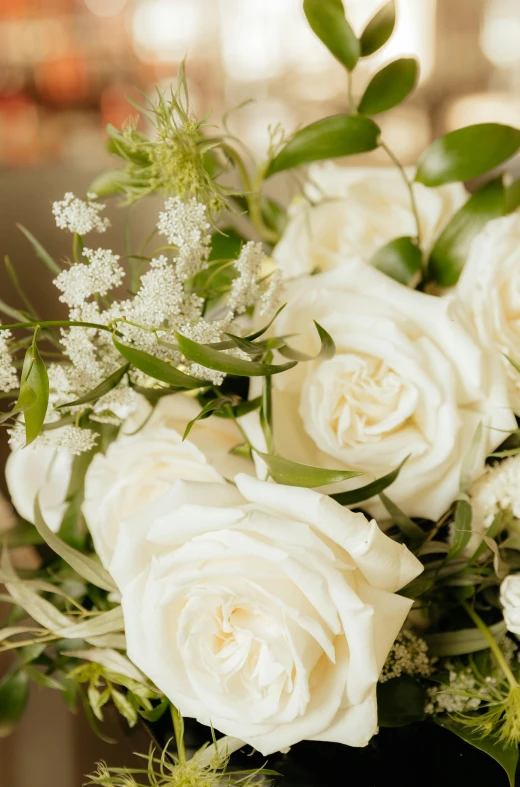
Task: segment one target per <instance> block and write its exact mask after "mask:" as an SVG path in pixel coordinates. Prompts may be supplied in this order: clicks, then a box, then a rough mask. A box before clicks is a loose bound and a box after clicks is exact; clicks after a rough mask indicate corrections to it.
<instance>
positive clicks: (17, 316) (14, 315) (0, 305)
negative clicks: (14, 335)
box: [0, 299, 29, 322]
mask: <svg viewBox="0 0 520 787" xmlns="http://www.w3.org/2000/svg"><path fill="white" fill-rule="evenodd" d="M0 312H3V313H4V314H6V315H7V316H8V317H10V318H11V319H12V320H16V321H17V322H27V320H28V319H29V315H28V314H27V315H26V314H23V313H22V312H20V311H18V309H13V308H12V307H11V306H9V304H7V303H6V302H5V301H3V300H1V299H0Z"/></svg>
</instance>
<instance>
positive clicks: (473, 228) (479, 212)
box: [428, 177, 505, 287]
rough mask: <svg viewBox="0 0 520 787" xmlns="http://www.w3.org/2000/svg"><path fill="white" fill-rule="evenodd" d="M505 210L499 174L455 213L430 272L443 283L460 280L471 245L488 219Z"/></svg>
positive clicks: (439, 242) (434, 253) (434, 254)
mask: <svg viewBox="0 0 520 787" xmlns="http://www.w3.org/2000/svg"><path fill="white" fill-rule="evenodd" d="M504 212H505V190H504V184H503V182H502V178H501V177H499V178H495V179H494V180H491V181H490V182H489V183H486V185H485V186H483V187H482V188H481V189H479V190H478V191H476V192H475V193H474V194H473V195H472V196H471V197H470V198H469V199H468V201H467V202H466V204H465V205H463V206H462V208H461V209H460V210H459V211H457V213H456V214H455V215H454V216H453V217H452V219H451V220H450V222H449V223H448V225H447V226H446V227H445V229H444V230H443V232H442V233H441V235H440V236H439V238H438V239H437V241H436V243H435V245H434V247H433V249H432V251H431V254H430V259H429V261H428V273H429V275H430V278H432V279H433V280H434V281H435V282H437V284H440V286H441V287H452V286H453V285H454V284H456V283H457V281H458V279H459V276H460V274H461V271H462V268H463V267H464V264H465V262H466V259H467V257H468V251H469V247H470V245H471V242H472V241H473V239H474V238H475V236H476V235H478V233H479V232H480V231H481V230H482V229H483V228H484V226H485V225H486V224H487V222H488V221H491V219H496V218H498V217H499V216H502V215H503V214H504Z"/></svg>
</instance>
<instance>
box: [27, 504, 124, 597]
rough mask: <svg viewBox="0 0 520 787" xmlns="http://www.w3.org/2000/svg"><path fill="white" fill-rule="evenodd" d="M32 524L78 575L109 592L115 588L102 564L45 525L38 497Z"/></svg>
mask: <svg viewBox="0 0 520 787" xmlns="http://www.w3.org/2000/svg"><path fill="white" fill-rule="evenodd" d="M34 525H35V527H36V529H37V531H38V533H39V534H40V535H41V537H42V538H43V539H44V540H45V542H46V543H47V544H48V545H49V546H50V548H51V549H52V550H53V552H56V554H57V555H59V556H60V557H61V558H63V560H65V562H66V563H68V565H69V566H71V568H73V569H74V571H76V572H77V573H78V574H79V575H80V577H83V579H86V580H87V582H90V583H91V584H92V585H95V586H96V587H98V588H102V589H103V590H108V591H109V592H110V591H114V590H117V586H116V584H115V582H114V580H113V579H112V577H111V576H110V574H109V573H108V571H106V570H105V569H104V568H103V566H101V565H100V564H99V563H96V561H94V560H92V559H91V558H89V557H87V556H86V555H83V554H82V553H81V552H78V551H77V550H76V549H73V547H71V546H69V545H68V544H66V543H65V542H64V541H62V540H61V538H58V536H57V535H55V533H53V532H52V531H51V530H50V529H49V528H48V527H47V525H46V523H45V520H44V518H43V516H42V512H41V508H40V503H39V500H38V498H36V501H35V503H34Z"/></svg>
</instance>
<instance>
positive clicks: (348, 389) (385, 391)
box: [302, 354, 418, 449]
mask: <svg viewBox="0 0 520 787" xmlns="http://www.w3.org/2000/svg"><path fill="white" fill-rule="evenodd" d="M417 400H418V392H417V389H416V388H415V386H414V385H412V384H410V383H409V382H408V381H407V380H405V379H403V377H401V375H399V374H398V373H397V372H396V371H395V370H393V369H392V368H390V367H389V366H388V365H387V364H386V363H385V362H384V361H382V360H380V359H379V358H375V357H372V356H369V355H362V354H359V355H353V354H344V355H336V356H335V358H333V359H332V360H330V361H325V362H323V363H321V364H319V365H317V366H316V368H315V370H314V371H313V372H312V373H311V374H310V375H309V377H308V378H307V380H306V382H305V384H304V390H303V396H302V410H304V412H306V413H307V414H308V413H309V412H310V413H312V420H313V421H314V424H313V427H314V428H310V427H311V425H310V424H308V423H307V422H306V418H305V417H304V415H303V412H302V417H303V420H304V423H305V426H306V430H307V432H308V433H309V434H310V435H311V437H313V438H315V437H316V434H322V435H323V438H324V440H325V441H326V443H327V444H328V445H329V446H330V445H331V444H332V445H334V446H335V447H336V448H337V449H341V448H351V447H353V446H355V445H357V444H359V443H362V444H366V443H375V442H378V441H379V440H381V439H382V438H383V437H385V436H386V435H388V434H390V433H392V432H394V431H396V430H397V429H400V428H402V427H403V426H404V424H405V423H406V422H407V421H408V420H409V419H411V418H412V417H413V414H414V412H415V409H416V407H417ZM304 402H305V405H307V404H310V409H309V408H308V407H307V406H305V407H304Z"/></svg>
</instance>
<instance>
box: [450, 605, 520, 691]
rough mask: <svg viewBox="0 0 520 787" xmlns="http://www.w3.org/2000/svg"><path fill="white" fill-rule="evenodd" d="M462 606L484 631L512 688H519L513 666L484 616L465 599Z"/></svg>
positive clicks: (480, 629)
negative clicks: (478, 613) (505, 656)
mask: <svg viewBox="0 0 520 787" xmlns="http://www.w3.org/2000/svg"><path fill="white" fill-rule="evenodd" d="M462 606H463V608H464V609H465V611H466V612H467V614H468V615H469V617H470V618H471V620H472V621H473V623H474V624H475V626H476V627H477V628H478V629H479V631H481V632H482V634H483V635H484V637H485V638H486V639H487V641H488V642H489V647H490V649H491V652H492V654H493V656H494V657H495V659H496V661H497V664H498V666H499V667H500V669H501V670H502V672H503V673H504V675H505V676H506V678H507V681H508V683H509V685H510V686H511V688H512V689H516V688H518V686H519V684H518V681H517V680H516V678H515V676H514V675H513V673H512V671H511V668H510V667H509V664H508V663H507V661H506V660H505V658H504V654H503V653H502V651H501V650H500V648H499V646H498V643H497V641H496V639H495V638H494V636H493V634H492V633H491V632H490V630H489V629H488V627H487V626H486V624H485V623H484V621H483V620H482V618H481V617H480V616H479V615H477V613H476V612H475V610H474V609H473V607H470V605H469V604H468V603H467V601H463V602H462Z"/></svg>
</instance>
